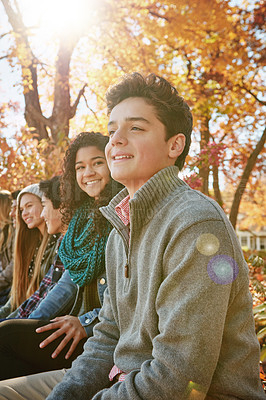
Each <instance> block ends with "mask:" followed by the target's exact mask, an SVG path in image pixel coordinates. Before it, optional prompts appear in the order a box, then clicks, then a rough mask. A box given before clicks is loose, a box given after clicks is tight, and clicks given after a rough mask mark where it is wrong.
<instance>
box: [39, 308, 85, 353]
mask: <svg viewBox="0 0 266 400" xmlns="http://www.w3.org/2000/svg"><path fill="white" fill-rule="evenodd" d="M51 329H57V331H55V332H54V333H52V334H51V335H50V336H48V337H47V338H46V339H45V340H44V341H43V342H41V343H40V347H41V348H43V347H45V346H47V345H48V344H49V343H51V342H53V341H54V340H55V339H57V338H58V337H59V336H61V335H63V334H65V337H64V338H63V339H62V341H61V343H60V344H59V346H58V347H57V348H56V349H55V351H54V352H53V354H52V358H56V357H57V356H58V354H59V353H60V352H61V351H62V350H63V348H64V347H65V346H66V344H67V343H68V342H69V341H70V340H71V339H73V342H72V344H71V346H70V348H69V350H68V352H67V354H66V355H65V359H66V360H67V359H68V358H69V357H70V356H71V355H72V353H73V351H74V350H75V348H76V346H77V344H78V343H79V342H80V340H81V339H83V338H85V337H87V334H86V331H85V329H84V328H83V326H82V325H81V323H80V321H79V319H78V317H73V316H71V315H65V316H63V317H57V318H54V319H52V320H51V324H48V325H44V326H42V327H40V328H37V329H36V332H37V333H41V332H46V331H49V330H51Z"/></svg>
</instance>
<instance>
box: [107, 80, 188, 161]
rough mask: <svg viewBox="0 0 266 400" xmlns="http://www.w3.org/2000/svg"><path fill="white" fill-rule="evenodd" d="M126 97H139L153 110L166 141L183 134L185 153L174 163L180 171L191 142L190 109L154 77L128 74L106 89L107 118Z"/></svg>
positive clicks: (175, 91) (174, 92)
mask: <svg viewBox="0 0 266 400" xmlns="http://www.w3.org/2000/svg"><path fill="white" fill-rule="evenodd" d="M129 97H142V98H144V99H145V100H146V102H147V103H148V104H150V105H152V106H153V107H154V109H155V111H156V114H157V118H158V119H159V120H160V121H161V122H162V123H163V125H164V126H165V128H166V140H168V139H170V137H172V136H174V135H176V134H177V133H183V134H184V135H185V137H186V144H185V147H184V150H183V152H182V154H180V156H179V157H178V158H177V160H176V162H175V165H177V166H178V167H179V169H182V167H183V166H184V162H185V158H186V156H187V154H188V151H189V147H190V143H191V132H192V124H193V118H192V114H191V111H190V108H189V106H188V105H187V103H186V102H185V101H184V99H183V98H182V97H181V96H179V94H178V92H177V90H176V88H175V87H174V86H172V85H171V84H170V83H169V82H168V81H167V80H166V79H164V78H162V77H160V76H158V75H155V74H149V75H148V76H147V77H144V76H142V75H141V74H139V73H138V72H133V73H132V74H127V75H125V76H124V77H123V78H122V80H121V81H120V82H118V83H117V84H116V85H114V86H111V87H110V88H109V89H108V90H107V93H106V100H107V110H108V115H109V114H110V113H111V111H112V109H113V108H114V107H115V106H116V105H117V104H119V103H121V101H123V100H125V99H127V98H129Z"/></svg>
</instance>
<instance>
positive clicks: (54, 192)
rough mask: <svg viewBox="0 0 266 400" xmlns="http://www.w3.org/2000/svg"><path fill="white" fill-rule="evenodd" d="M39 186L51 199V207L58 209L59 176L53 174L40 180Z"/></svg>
mask: <svg viewBox="0 0 266 400" xmlns="http://www.w3.org/2000/svg"><path fill="white" fill-rule="evenodd" d="M39 186H40V190H41V191H42V192H43V194H44V195H45V197H47V199H49V200H51V202H52V204H53V207H54V208H55V209H58V208H59V207H60V204H61V196H60V176H54V177H53V178H52V179H47V180H46V181H41V182H40V183H39Z"/></svg>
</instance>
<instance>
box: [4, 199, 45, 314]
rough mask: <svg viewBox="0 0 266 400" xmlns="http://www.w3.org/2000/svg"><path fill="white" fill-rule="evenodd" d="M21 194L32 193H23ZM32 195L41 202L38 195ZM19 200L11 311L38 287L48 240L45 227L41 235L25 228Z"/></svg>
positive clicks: (36, 231) (35, 230)
mask: <svg viewBox="0 0 266 400" xmlns="http://www.w3.org/2000/svg"><path fill="white" fill-rule="evenodd" d="M23 193H32V192H30V191H29V192H26V191H23ZM32 194H33V193H32ZM34 195H35V196H36V197H37V198H39V200H40V201H41V199H40V197H39V196H38V195H36V194H34ZM20 200H21V196H19V198H18V204H17V212H16V217H17V222H16V236H15V249H14V269H13V280H12V286H11V291H10V297H11V307H12V310H14V309H16V308H17V307H19V306H20V304H21V303H23V301H25V300H26V299H27V298H28V297H29V296H31V295H32V294H33V293H34V292H35V290H36V289H37V288H38V287H39V283H40V274H41V263H42V258H43V254H44V252H45V249H46V246H47V242H48V238H49V235H48V232H47V227H46V225H45V228H44V234H43V235H42V234H41V232H40V231H39V229H38V228H33V229H29V228H28V227H27V225H26V223H25V222H24V221H23V219H22V217H21V213H20ZM38 246H39V247H38ZM36 252H37V253H36ZM32 260H33V263H34V270H33V275H32V277H30V276H29V266H30V264H31V261H32Z"/></svg>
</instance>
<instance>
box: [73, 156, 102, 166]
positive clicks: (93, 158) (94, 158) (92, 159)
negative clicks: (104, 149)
mask: <svg viewBox="0 0 266 400" xmlns="http://www.w3.org/2000/svg"><path fill="white" fill-rule="evenodd" d="M98 158H100V159H102V160H105V157H103V156H96V157H92V158H91V161H94V160H97V159H98ZM82 163H84V161H77V162H76V163H75V165H77V164H82Z"/></svg>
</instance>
